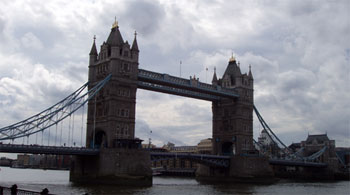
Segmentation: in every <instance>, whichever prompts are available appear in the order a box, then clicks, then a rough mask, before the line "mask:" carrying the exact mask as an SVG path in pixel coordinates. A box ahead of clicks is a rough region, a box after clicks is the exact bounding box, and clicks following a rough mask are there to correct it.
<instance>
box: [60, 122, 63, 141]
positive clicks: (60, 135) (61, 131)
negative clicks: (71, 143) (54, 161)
mask: <svg viewBox="0 0 350 195" xmlns="http://www.w3.org/2000/svg"><path fill="white" fill-rule="evenodd" d="M62 129H63V121H62V123H61V134H60V146H62Z"/></svg>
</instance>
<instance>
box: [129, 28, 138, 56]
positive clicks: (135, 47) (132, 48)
mask: <svg viewBox="0 0 350 195" xmlns="http://www.w3.org/2000/svg"><path fill="white" fill-rule="evenodd" d="M134 35H135V38H134V42H133V43H132V46H131V50H132V51H139V47H138V45H137V40H136V36H137V32H136V30H135V33H134Z"/></svg>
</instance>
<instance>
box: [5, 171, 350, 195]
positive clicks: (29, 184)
mask: <svg viewBox="0 0 350 195" xmlns="http://www.w3.org/2000/svg"><path fill="white" fill-rule="evenodd" d="M0 168H1V170H0V185H1V186H7V187H10V186H11V185H13V184H17V186H18V187H19V188H21V189H29V190H35V191H41V190H42V189H43V188H48V189H49V191H50V193H54V194H85V193H88V194H135V195H153V194H165V195H173V194H174V195H177V194H179V195H197V194H207V195H211V194H244V195H250V194H298V195H303V194H314V195H320V194H327V195H333V194H335V195H338V194H344V195H345V194H346V195H349V194H350V181H337V182H295V181H288V180H280V181H278V182H276V183H274V184H271V185H257V184H202V183H201V182H199V181H197V180H196V179H195V178H183V177H182V178H180V177H154V178H153V186H152V187H148V188H126V187H117V186H101V185H96V186H91V185H89V186H76V185H73V184H72V183H70V182H69V171H56V170H40V169H14V168H9V167H0Z"/></svg>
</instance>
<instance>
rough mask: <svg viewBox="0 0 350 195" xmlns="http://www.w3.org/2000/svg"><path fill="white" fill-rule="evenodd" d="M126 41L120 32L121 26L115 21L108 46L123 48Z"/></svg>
mask: <svg viewBox="0 0 350 195" xmlns="http://www.w3.org/2000/svg"><path fill="white" fill-rule="evenodd" d="M123 43H124V40H123V37H122V35H121V34H120V31H119V26H118V22H117V20H115V21H114V23H113V25H112V29H111V33H110V34H109V36H108V39H107V44H108V45H111V46H121V45H123Z"/></svg>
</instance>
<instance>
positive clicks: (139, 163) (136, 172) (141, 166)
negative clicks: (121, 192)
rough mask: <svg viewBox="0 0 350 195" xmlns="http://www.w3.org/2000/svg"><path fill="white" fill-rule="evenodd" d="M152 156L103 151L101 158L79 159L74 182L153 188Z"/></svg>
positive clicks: (74, 165)
mask: <svg viewBox="0 0 350 195" xmlns="http://www.w3.org/2000/svg"><path fill="white" fill-rule="evenodd" d="M150 164H151V160H150V154H149V152H148V151H144V150H140V149H124V148H123V149H121V148H101V151H100V154H99V156H75V157H74V158H73V161H72V165H71V170H70V181H72V182H75V183H83V184H111V185H122V186H152V170H151V169H150Z"/></svg>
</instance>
